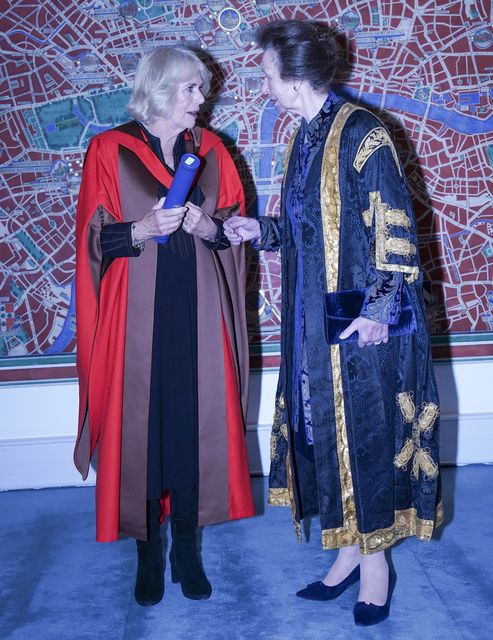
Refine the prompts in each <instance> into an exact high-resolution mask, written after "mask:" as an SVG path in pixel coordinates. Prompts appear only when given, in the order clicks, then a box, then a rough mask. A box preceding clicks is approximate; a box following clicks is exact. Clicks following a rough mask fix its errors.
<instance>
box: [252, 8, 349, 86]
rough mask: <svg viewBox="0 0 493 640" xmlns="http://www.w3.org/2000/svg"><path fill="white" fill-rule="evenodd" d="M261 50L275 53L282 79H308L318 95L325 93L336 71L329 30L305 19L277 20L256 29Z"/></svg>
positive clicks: (332, 43)
mask: <svg viewBox="0 0 493 640" xmlns="http://www.w3.org/2000/svg"><path fill="white" fill-rule="evenodd" d="M255 40H256V42H257V44H258V46H259V47H260V48H261V49H264V51H265V50H267V49H272V50H274V51H275V52H276V54H277V59H278V63H279V73H280V76H281V79H282V80H307V81H308V82H309V83H310V85H311V87H312V88H313V89H314V90H315V91H317V92H320V93H324V92H325V93H326V92H328V90H329V88H330V83H331V81H332V78H333V77H334V73H335V70H336V54H335V50H336V49H335V42H334V39H333V38H332V36H331V34H330V32H329V29H328V28H327V27H324V26H323V25H320V24H317V23H315V22H310V21H308V20H280V21H278V22H268V23H267V24H265V25H263V26H262V27H259V28H258V29H257V31H256V33H255Z"/></svg>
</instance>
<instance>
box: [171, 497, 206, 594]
mask: <svg viewBox="0 0 493 640" xmlns="http://www.w3.org/2000/svg"><path fill="white" fill-rule="evenodd" d="M170 502H171V532H172V535H173V544H172V545H171V551H170V554H169V559H170V563H171V579H172V580H173V582H180V583H181V590H182V591H183V595H184V596H185V597H186V598H191V599H192V600H204V599H206V598H210V596H211V593H212V587H211V585H210V583H209V581H208V580H207V576H206V575H205V572H204V568H203V566H202V561H201V558H200V553H199V549H198V546H197V528H198V490H197V489H186V490H172V491H170Z"/></svg>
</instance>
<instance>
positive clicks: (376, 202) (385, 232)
mask: <svg viewBox="0 0 493 640" xmlns="http://www.w3.org/2000/svg"><path fill="white" fill-rule="evenodd" d="M368 197H369V201H370V206H369V208H368V209H366V211H363V213H362V216H363V220H364V223H365V225H366V226H367V227H370V226H371V225H372V221H373V218H375V237H376V242H375V263H376V267H377V269H379V270H381V271H398V272H401V273H404V274H405V278H406V280H407V282H409V283H412V282H414V281H415V280H417V278H418V276H419V267H417V266H414V265H413V266H411V265H409V266H408V265H405V264H404V265H403V264H392V263H391V262H389V255H390V254H394V255H399V256H403V257H404V258H406V259H407V260H409V259H410V258H411V257H412V256H414V255H416V253H417V249H416V246H415V245H414V244H413V243H412V242H410V241H409V240H407V239H406V238H396V237H395V236H391V235H390V228H391V227H392V226H398V227H405V228H406V229H408V228H409V227H410V226H411V220H410V219H409V217H408V215H407V214H406V212H405V211H404V210H403V209H393V208H392V207H390V206H389V205H388V204H387V203H386V202H382V197H381V195H380V191H371V192H370V193H369V194H368Z"/></svg>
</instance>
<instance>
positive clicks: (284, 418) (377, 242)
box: [225, 21, 442, 625]
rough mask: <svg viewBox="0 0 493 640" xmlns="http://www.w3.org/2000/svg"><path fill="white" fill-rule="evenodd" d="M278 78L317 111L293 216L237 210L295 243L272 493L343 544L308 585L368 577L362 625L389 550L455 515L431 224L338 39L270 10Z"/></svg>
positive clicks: (287, 211) (283, 241) (297, 161)
mask: <svg viewBox="0 0 493 640" xmlns="http://www.w3.org/2000/svg"><path fill="white" fill-rule="evenodd" d="M257 42H258V44H259V46H260V47H261V48H262V49H263V58H262V65H263V70H264V73H265V80H264V90H265V91H266V92H267V93H268V94H269V96H270V98H271V100H273V101H274V103H275V104H276V105H277V106H278V107H279V108H280V109H281V110H282V111H287V112H291V113H293V114H296V115H300V116H301V123H300V126H299V128H298V129H297V131H296V132H295V134H294V136H293V137H292V139H291V141H290V144H289V145H288V150H287V158H286V163H285V167H286V168H285V176H284V183H283V190H282V202H281V216H280V218H269V217H262V218H260V219H259V220H255V219H251V218H242V219H240V218H235V219H231V220H229V221H228V222H227V223H226V224H225V233H226V235H227V237H228V238H229V240H230V242H231V243H232V244H234V243H239V242H243V241H246V240H251V241H253V244H254V246H255V247H256V248H258V249H264V250H268V251H273V250H279V249H280V251H281V265H282V313H283V315H282V325H281V336H282V338H281V368H280V376H279V385H278V390H277V397H276V410H275V415H274V425H273V429H272V439H271V458H272V461H271V472H270V489H269V502H270V503H271V504H277V505H289V506H290V507H291V509H292V515H293V521H294V525H295V529H296V531H297V533H298V536H299V538H300V539H301V526H300V523H301V520H302V519H303V518H304V517H307V516H312V515H314V514H317V513H318V514H319V517H320V523H321V529H322V544H323V547H324V548H325V549H335V548H336V549H339V553H338V556H337V559H336V561H335V562H334V563H333V565H332V567H331V568H330V570H329V572H328V573H327V575H326V576H325V578H324V579H323V580H321V581H316V582H313V583H310V584H309V585H308V586H307V587H306V588H304V589H302V590H301V591H299V592H298V594H297V595H298V596H300V597H302V598H307V599H311V600H330V599H333V598H335V597H337V596H339V595H340V594H341V593H343V592H344V591H345V590H346V589H347V588H348V587H350V586H351V585H352V584H354V583H356V582H360V591H359V597H358V600H357V602H356V604H355V608H354V619H355V622H356V623H357V624H361V625H370V624H375V623H377V622H380V621H381V620H383V619H385V618H386V617H387V616H388V614H389V608H390V598H391V594H392V589H393V587H394V583H395V576H394V575H393V573H392V572H391V571H390V570H389V566H388V564H387V561H386V558H385V554H384V550H385V549H387V548H389V547H391V546H392V545H393V544H395V543H396V542H397V541H398V540H400V539H401V538H404V537H406V536H417V537H418V538H420V539H422V540H429V539H430V537H431V535H432V533H433V530H434V528H435V526H437V525H438V524H440V522H441V520H442V511H441V502H440V479H439V468H438V422H439V421H438V396H437V388H436V382H435V378H434V375H433V370H432V363H431V352H430V342H429V336H428V329H427V322H426V315H425V307H424V302H423V297H422V292H421V289H422V281H423V275H422V271H421V268H420V264H419V257H418V245H417V235H416V223H415V219H414V215H413V212H412V206H411V201H410V198H409V193H408V190H407V186H406V181H405V178H404V173H403V170H402V166H401V163H400V161H399V158H398V155H397V152H396V150H395V147H394V145H393V143H392V140H391V138H390V136H389V133H388V131H387V130H386V128H385V127H384V126H383V124H382V123H381V122H380V120H378V118H376V117H375V116H374V115H373V114H371V113H370V112H368V111H367V110H365V109H363V108H360V107H358V106H356V105H352V104H350V103H347V102H345V101H343V100H341V99H340V98H338V97H336V96H335V95H334V93H332V91H331V90H330V82H331V80H332V77H333V73H334V70H335V55H334V47H333V43H332V40H331V39H330V38H329V37H328V36H327V35H326V34H324V33H323V32H322V31H321V30H320V28H318V27H316V26H314V25H312V24H311V23H309V22H302V21H288V22H279V23H270V24H267V25H266V26H264V27H263V28H261V30H260V31H259V33H258V38H257Z"/></svg>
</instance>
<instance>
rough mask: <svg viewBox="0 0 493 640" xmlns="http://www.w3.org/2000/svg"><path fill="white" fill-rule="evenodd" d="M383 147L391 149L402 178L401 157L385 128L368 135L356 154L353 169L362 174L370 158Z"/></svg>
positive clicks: (377, 128) (372, 131) (378, 128)
mask: <svg viewBox="0 0 493 640" xmlns="http://www.w3.org/2000/svg"><path fill="white" fill-rule="evenodd" d="M382 147H389V148H390V150H391V152H392V155H393V156H394V160H395V164H396V166H397V169H398V171H399V175H400V176H401V177H402V171H401V164H400V162H399V157H398V155H397V151H396V150H395V146H394V143H393V142H392V140H391V138H390V136H389V134H388V132H387V131H386V130H385V129H384V128H383V127H376V128H375V129H372V130H371V131H370V132H369V133H367V134H366V136H365V137H364V138H363V140H362V142H361V144H360V146H359V148H358V151H357V152H356V157H355V159H354V162H353V167H354V168H355V169H356V171H357V172H358V173H361V170H362V169H363V167H364V166H365V164H366V163H367V161H368V160H369V159H370V156H372V155H373V154H374V153H375V151H378V149H381V148H382Z"/></svg>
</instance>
